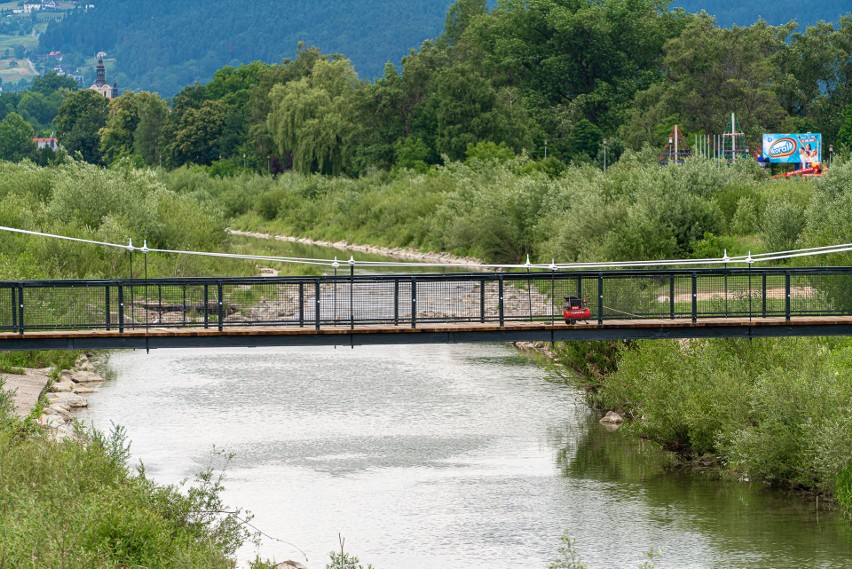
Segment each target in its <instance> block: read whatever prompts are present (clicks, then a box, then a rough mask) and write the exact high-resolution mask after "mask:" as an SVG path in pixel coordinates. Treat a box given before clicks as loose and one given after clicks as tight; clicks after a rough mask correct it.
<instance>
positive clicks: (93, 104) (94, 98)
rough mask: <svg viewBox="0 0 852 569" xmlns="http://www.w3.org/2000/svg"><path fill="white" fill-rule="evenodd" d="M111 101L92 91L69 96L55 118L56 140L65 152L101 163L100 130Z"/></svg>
mask: <svg viewBox="0 0 852 569" xmlns="http://www.w3.org/2000/svg"><path fill="white" fill-rule="evenodd" d="M108 108H109V101H108V100H107V99H105V98H104V97H102V96H101V95H100V94H99V93H97V92H95V91H92V90H91V89H85V90H82V91H76V92H74V93H71V94H70V95H68V97H67V98H66V99H65V101H63V103H62V105H61V106H60V107H59V114H57V115H56V119H55V120H54V124H55V125H56V137H57V138H58V139H59V142H60V143H61V144H62V145H63V146H64V147H65V149H66V150H67V151H68V152H69V153H70V154H73V153H75V152H79V153H80V154H81V155H82V156H83V159H84V160H85V161H86V162H91V163H93V164H98V163H100V161H101V152H100V143H101V139H100V134H99V133H100V130H101V129H102V128H103V127H104V126H105V125H106V119H107V113H108Z"/></svg>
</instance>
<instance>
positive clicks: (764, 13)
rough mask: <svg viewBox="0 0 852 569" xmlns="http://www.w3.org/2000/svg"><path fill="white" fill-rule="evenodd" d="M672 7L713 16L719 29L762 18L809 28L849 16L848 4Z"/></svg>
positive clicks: (712, 1) (754, 1)
mask: <svg viewBox="0 0 852 569" xmlns="http://www.w3.org/2000/svg"><path fill="white" fill-rule="evenodd" d="M672 6H676V7H682V8H684V9H685V10H686V11H687V12H700V11H701V10H704V11H705V12H707V13H708V14H710V15H712V16H714V17H715V18H716V22H717V23H718V24H719V25H720V26H731V25H734V24H736V25H738V26H749V25H751V24H753V23H754V22H756V21H757V19H758V18H763V19H764V20H766V21H767V22H768V23H770V24H773V25H779V24H786V23H787V22H789V21H790V20H796V22H798V23H799V25H801V26H810V25H812V24H816V23H817V22H819V21H820V20H823V21H826V22H836V21H837V20H838V19H839V18H840V16H842V15H844V14H849V13H850V12H852V4H850V2H849V0H820V1H819V2H799V1H798V0H775V1H773V2H766V1H765V0H740V1H738V2H731V1H730V0H674V1H673V2H672Z"/></svg>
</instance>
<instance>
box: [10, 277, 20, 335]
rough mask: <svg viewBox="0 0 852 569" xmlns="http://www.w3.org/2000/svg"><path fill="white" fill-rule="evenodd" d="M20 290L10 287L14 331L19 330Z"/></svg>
mask: <svg viewBox="0 0 852 569" xmlns="http://www.w3.org/2000/svg"><path fill="white" fill-rule="evenodd" d="M17 291H18V289H16V288H15V287H9V292H10V293H11V294H10V296H11V297H12V331H13V332H14V331H15V330H17V329H18V298H17V297H18V295H17Z"/></svg>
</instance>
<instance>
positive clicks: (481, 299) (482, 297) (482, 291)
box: [479, 279, 485, 324]
mask: <svg viewBox="0 0 852 569" xmlns="http://www.w3.org/2000/svg"><path fill="white" fill-rule="evenodd" d="M479 321H480V322H482V323H483V324H484V323H485V279H480V280H479Z"/></svg>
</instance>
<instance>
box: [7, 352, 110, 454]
mask: <svg viewBox="0 0 852 569" xmlns="http://www.w3.org/2000/svg"><path fill="white" fill-rule="evenodd" d="M96 368H97V361H96V360H95V359H94V358H93V356H92V355H91V354H83V355H81V356H80V357H79V358H77V361H76V362H75V364H74V367H73V368H72V369H66V370H62V372H60V374H59V376H58V377H57V378H56V380H54V381H52V382H51V379H50V377H51V374H52V373H53V369H52V368H44V369H24V370H23V371H24V373H23V374H11V373H4V374H2V376H3V381H4V386H3V388H4V389H5V390H6V391H9V392H11V393H12V400H13V401H14V403H15V413H16V415H17V416H18V417H19V418H21V419H24V418H26V417H28V416H29V415H30V413H32V411H33V409H35V408H36V406H37V405H38V402H39V400H40V399H41V397H42V395H44V396H45V398H46V399H47V404H46V405H45V407H44V408H43V409H42V410H41V414H40V415H39V417H38V419H37V422H38V424H40V425H44V426H46V427H49V428H50V429H51V430H52V433H53V436H54V437H55V438H56V439H57V440H61V439H64V438H66V437H70V436H74V422H73V413H74V411H75V410H78V409H81V408H84V407H87V406H88V401H87V399H86V397H87V396H88V395H89V394H91V393H94V392H95V391H97V389H98V387H100V385H101V384H102V383H103V382H104V381H105V378H104V377H103V376H102V375H101V374H100V373H98V371H97V369H96Z"/></svg>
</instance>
